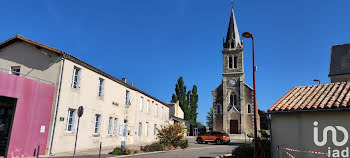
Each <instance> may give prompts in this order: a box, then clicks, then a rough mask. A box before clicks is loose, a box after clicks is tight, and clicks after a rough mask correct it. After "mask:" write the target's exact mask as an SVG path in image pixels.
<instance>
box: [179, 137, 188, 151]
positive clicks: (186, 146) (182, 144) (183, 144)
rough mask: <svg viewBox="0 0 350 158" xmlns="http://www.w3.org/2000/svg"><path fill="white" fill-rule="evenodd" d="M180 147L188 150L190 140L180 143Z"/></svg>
mask: <svg viewBox="0 0 350 158" xmlns="http://www.w3.org/2000/svg"><path fill="white" fill-rule="evenodd" d="M180 147H181V149H185V148H188V140H187V139H185V140H182V141H181V142H180Z"/></svg>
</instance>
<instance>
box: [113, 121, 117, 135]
mask: <svg viewBox="0 0 350 158" xmlns="http://www.w3.org/2000/svg"><path fill="white" fill-rule="evenodd" d="M117 130H118V119H117V118H115V119H114V129H113V135H115V136H116V135H117Z"/></svg>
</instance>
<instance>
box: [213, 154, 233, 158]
mask: <svg viewBox="0 0 350 158" xmlns="http://www.w3.org/2000/svg"><path fill="white" fill-rule="evenodd" d="M228 156H232V154H225V155H219V156H216V158H223V157H228Z"/></svg>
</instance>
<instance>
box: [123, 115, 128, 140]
mask: <svg viewBox="0 0 350 158" xmlns="http://www.w3.org/2000/svg"><path fill="white" fill-rule="evenodd" d="M127 131H128V120H124V129H123V138H122V141H124V142H125V145H126V141H127V138H128V133H127Z"/></svg>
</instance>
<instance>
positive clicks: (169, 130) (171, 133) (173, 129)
mask: <svg viewBox="0 0 350 158" xmlns="http://www.w3.org/2000/svg"><path fill="white" fill-rule="evenodd" d="M184 131H185V126H184V125H182V124H181V123H175V124H169V125H166V126H162V127H161V129H158V138H159V142H160V143H161V144H164V145H166V146H167V145H173V146H174V147H175V148H176V147H177V146H179V143H180V141H181V140H182V139H183V138H184Z"/></svg>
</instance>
